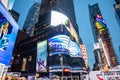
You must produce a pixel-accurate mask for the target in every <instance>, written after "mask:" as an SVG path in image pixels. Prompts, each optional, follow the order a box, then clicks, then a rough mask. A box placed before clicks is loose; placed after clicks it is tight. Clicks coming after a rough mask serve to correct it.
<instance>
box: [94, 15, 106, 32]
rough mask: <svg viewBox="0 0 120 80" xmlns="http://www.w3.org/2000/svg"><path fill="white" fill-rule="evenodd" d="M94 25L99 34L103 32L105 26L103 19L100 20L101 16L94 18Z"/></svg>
mask: <svg viewBox="0 0 120 80" xmlns="http://www.w3.org/2000/svg"><path fill="white" fill-rule="evenodd" d="M95 24H96V28H97V30H98V31H99V33H100V34H102V32H103V31H104V30H106V24H105V21H104V19H102V16H100V15H97V16H96V22H95Z"/></svg>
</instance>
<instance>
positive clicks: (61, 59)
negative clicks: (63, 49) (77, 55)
mask: <svg viewBox="0 0 120 80" xmlns="http://www.w3.org/2000/svg"><path fill="white" fill-rule="evenodd" d="M59 56H60V64H61V67H62V77H61V78H62V80H63V56H62V55H61V54H59Z"/></svg>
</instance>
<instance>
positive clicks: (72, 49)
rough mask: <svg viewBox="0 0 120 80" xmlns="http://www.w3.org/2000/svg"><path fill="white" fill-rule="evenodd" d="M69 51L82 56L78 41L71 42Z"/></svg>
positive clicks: (71, 53)
mask: <svg viewBox="0 0 120 80" xmlns="http://www.w3.org/2000/svg"><path fill="white" fill-rule="evenodd" d="M69 51H70V55H71V56H81V49H80V47H79V46H78V44H77V43H76V42H73V41H71V42H70V44H69Z"/></svg>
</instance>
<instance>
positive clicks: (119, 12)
mask: <svg viewBox="0 0 120 80" xmlns="http://www.w3.org/2000/svg"><path fill="white" fill-rule="evenodd" d="M114 9H115V17H116V20H117V22H118V24H119V26H120V2H119V1H118V2H116V4H114Z"/></svg>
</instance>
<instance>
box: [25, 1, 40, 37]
mask: <svg viewBox="0 0 120 80" xmlns="http://www.w3.org/2000/svg"><path fill="white" fill-rule="evenodd" d="M39 12H40V3H37V2H35V3H34V4H33V5H32V7H31V8H30V9H29V12H28V15H27V17H26V20H25V22H24V25H23V30H25V32H26V33H27V34H28V35H29V36H33V34H34V27H35V24H36V23H37V22H38V17H39Z"/></svg>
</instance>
